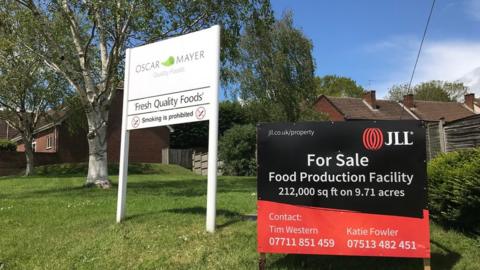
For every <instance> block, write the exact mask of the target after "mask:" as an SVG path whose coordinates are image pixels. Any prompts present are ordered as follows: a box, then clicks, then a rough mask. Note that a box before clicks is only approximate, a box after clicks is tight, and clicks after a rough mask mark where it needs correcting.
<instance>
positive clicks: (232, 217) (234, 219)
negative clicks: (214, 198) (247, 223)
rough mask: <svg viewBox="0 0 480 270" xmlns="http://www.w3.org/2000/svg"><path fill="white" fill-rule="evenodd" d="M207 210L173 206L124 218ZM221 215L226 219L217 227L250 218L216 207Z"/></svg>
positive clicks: (195, 212)
mask: <svg viewBox="0 0 480 270" xmlns="http://www.w3.org/2000/svg"><path fill="white" fill-rule="evenodd" d="M206 212H207V210H206V208H205V207H189V208H174V209H167V210H164V211H158V212H147V213H141V214H133V215H130V216H127V217H126V218H125V220H136V219H141V218H144V217H148V216H152V215H158V214H161V213H173V214H186V215H201V216H205V213H206ZM219 216H223V217H225V218H226V219H227V221H226V222H225V223H222V224H217V229H222V228H225V227H228V226H230V225H232V224H235V223H237V222H240V221H244V220H251V218H249V216H245V215H243V214H241V213H239V212H234V211H230V210H225V209H217V217H219Z"/></svg>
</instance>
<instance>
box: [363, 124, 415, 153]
mask: <svg viewBox="0 0 480 270" xmlns="http://www.w3.org/2000/svg"><path fill="white" fill-rule="evenodd" d="M412 135H413V131H388V132H387V136H386V137H387V141H384V135H383V131H382V130H381V129H379V128H366V129H365V130H364V131H363V134H362V142H363V146H364V147H365V149H367V150H372V151H377V150H379V149H380V148H382V147H383V146H384V145H386V146H391V145H396V146H401V145H404V146H405V145H413V141H412V139H411V136H412Z"/></svg>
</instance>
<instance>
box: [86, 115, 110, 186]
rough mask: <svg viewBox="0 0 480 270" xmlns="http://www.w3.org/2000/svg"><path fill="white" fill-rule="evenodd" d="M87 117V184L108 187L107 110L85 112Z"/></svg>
mask: <svg viewBox="0 0 480 270" xmlns="http://www.w3.org/2000/svg"><path fill="white" fill-rule="evenodd" d="M87 119H88V134H87V139H88V148H89V157H88V175H87V182H86V185H87V186H93V185H95V186H97V187H100V188H110V187H111V183H110V180H108V161H107V121H108V111H106V110H105V109H103V110H101V109H98V110H94V111H93V112H89V113H87Z"/></svg>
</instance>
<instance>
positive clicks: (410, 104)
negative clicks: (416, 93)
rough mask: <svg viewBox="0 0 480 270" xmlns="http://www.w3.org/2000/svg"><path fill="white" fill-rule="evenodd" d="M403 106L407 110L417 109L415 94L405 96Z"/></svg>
mask: <svg viewBox="0 0 480 270" xmlns="http://www.w3.org/2000/svg"><path fill="white" fill-rule="evenodd" d="M403 106H405V107H407V108H413V107H415V105H414V104H413V94H408V95H405V96H403Z"/></svg>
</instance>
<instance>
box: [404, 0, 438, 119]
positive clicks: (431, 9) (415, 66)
mask: <svg viewBox="0 0 480 270" xmlns="http://www.w3.org/2000/svg"><path fill="white" fill-rule="evenodd" d="M435 1H436V0H433V1H432V7H431V8H430V14H428V19H427V24H426V25H425V30H424V31H423V37H422V42H420V48H418V53H417V59H416V60H415V65H414V66H413V71H412V76H410V81H409V82H408V88H407V95H408V94H410V90H411V87H412V81H413V76H414V75H415V71H416V70H417V64H418V59H419V58H420V53H421V52H422V47H423V42H424V41H425V36H426V35H427V30H428V25H429V24H430V18H432V13H433V8H434V7H435ZM403 106H405V104H403ZM405 110H408V108H403V110H402V112H401V114H400V120H402V116H403V113H404V112H405Z"/></svg>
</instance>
